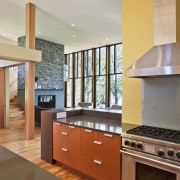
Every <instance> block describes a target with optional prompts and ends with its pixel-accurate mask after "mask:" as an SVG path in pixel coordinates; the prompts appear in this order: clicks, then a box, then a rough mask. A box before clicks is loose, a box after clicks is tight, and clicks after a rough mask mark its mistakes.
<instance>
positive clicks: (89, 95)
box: [65, 43, 122, 108]
mask: <svg viewBox="0 0 180 180" xmlns="http://www.w3.org/2000/svg"><path fill="white" fill-rule="evenodd" d="M65 62H66V64H67V65H68V70H69V71H68V75H69V77H70V78H69V81H68V82H65V87H66V88H65V94H66V98H65V101H66V102H65V105H66V106H67V107H74V106H78V102H81V101H85V102H93V107H96V108H104V107H110V106H111V105H113V104H117V105H122V44H121V43H119V44H113V45H108V46H103V47H98V48H94V49H89V50H84V51H80V52H75V53H72V54H66V55H65Z"/></svg>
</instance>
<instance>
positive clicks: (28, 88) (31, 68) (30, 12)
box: [25, 3, 36, 140]
mask: <svg viewBox="0 0 180 180" xmlns="http://www.w3.org/2000/svg"><path fill="white" fill-rule="evenodd" d="M35 9H36V7H35V5H34V4H32V3H27V4H26V48H31V49H35ZM34 77H35V63H34V62H26V63H25V138H26V139H27V140H29V139H33V138H34V124H35V123H34Z"/></svg>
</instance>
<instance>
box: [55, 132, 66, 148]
mask: <svg viewBox="0 0 180 180" xmlns="http://www.w3.org/2000/svg"><path fill="white" fill-rule="evenodd" d="M53 145H57V146H64V147H68V135H63V134H62V132H53Z"/></svg>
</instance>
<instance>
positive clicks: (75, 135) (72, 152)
mask: <svg viewBox="0 0 180 180" xmlns="http://www.w3.org/2000/svg"><path fill="white" fill-rule="evenodd" d="M66 130H67V133H68V156H69V161H68V165H69V166H71V167H73V168H75V169H78V170H79V168H80V128H78V127H76V126H72V125H67V127H66Z"/></svg>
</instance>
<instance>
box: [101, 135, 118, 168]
mask: <svg viewBox="0 0 180 180" xmlns="http://www.w3.org/2000/svg"><path fill="white" fill-rule="evenodd" d="M99 139H100V141H101V142H102V146H101V153H100V158H101V159H103V160H104V161H105V162H108V163H109V164H111V165H113V166H116V167H119V168H120V143H121V138H120V136H118V135H114V134H108V133H99Z"/></svg>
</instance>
